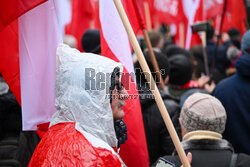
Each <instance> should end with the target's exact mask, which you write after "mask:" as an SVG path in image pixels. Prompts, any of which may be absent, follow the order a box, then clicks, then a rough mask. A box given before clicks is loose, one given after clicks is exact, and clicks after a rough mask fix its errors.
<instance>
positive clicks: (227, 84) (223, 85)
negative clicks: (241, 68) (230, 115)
mask: <svg viewBox="0 0 250 167" xmlns="http://www.w3.org/2000/svg"><path fill="white" fill-rule="evenodd" d="M235 75H236V74H234V75H233V76H231V77H228V78H225V79H223V80H222V81H220V82H219V83H218V85H216V87H215V89H214V91H213V93H212V94H213V95H216V94H218V93H221V92H224V91H226V92H227V89H229V88H232V86H233V84H234V82H235Z"/></svg>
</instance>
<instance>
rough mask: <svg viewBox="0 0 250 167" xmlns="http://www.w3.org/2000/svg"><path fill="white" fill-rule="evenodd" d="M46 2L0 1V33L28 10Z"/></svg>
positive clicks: (24, 0) (41, 0)
mask: <svg viewBox="0 0 250 167" xmlns="http://www.w3.org/2000/svg"><path fill="white" fill-rule="evenodd" d="M45 1H47V0H32V1H30V0H1V1H0V31H1V30H3V29H4V28H5V27H6V26H7V25H8V24H10V23H11V22H12V21H14V20H15V19H16V18H17V17H19V16H21V15H22V14H24V13H25V12H27V11H29V10H30V9H32V8H34V7H36V6H38V5H40V4H42V3H43V2H45Z"/></svg>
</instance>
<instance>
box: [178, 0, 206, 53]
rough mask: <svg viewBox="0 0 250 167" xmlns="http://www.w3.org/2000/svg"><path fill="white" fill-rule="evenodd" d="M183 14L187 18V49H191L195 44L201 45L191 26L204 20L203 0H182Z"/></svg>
mask: <svg viewBox="0 0 250 167" xmlns="http://www.w3.org/2000/svg"><path fill="white" fill-rule="evenodd" d="M182 6H183V12H184V14H185V16H186V21H185V25H186V30H185V31H186V33H185V34H186V42H185V48H186V49H189V48H190V47H192V46H193V45H195V44H201V39H200V37H199V35H198V34H192V30H191V25H192V24H194V23H196V22H199V21H200V22H201V21H203V20H204V17H203V0H182Z"/></svg>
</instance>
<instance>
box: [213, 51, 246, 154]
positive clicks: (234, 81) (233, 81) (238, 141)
mask: <svg viewBox="0 0 250 167" xmlns="http://www.w3.org/2000/svg"><path fill="white" fill-rule="evenodd" d="M235 67H236V69H237V72H236V74H234V75H233V76H231V77H229V78H227V79H225V80H223V81H221V82H220V83H219V84H218V85H217V86H216V88H215V90H214V92H213V95H214V96H215V97H216V98H218V99H219V100H220V101H221V103H222V104H223V106H224V107H225V109H226V112H227V123H226V129H225V132H224V138H225V139H227V140H228V141H229V142H230V143H232V145H233V147H234V149H235V151H236V152H243V153H247V154H250V142H249V141H250V100H249V99H250V54H243V55H242V56H241V57H239V58H238V60H237V61H236V63H235Z"/></svg>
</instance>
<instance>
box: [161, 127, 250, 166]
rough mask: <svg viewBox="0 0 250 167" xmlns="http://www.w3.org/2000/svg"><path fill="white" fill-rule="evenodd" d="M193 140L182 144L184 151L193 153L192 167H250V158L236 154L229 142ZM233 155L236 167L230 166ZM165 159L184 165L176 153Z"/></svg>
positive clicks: (201, 138)
mask: <svg viewBox="0 0 250 167" xmlns="http://www.w3.org/2000/svg"><path fill="white" fill-rule="evenodd" d="M198 133H199V132H198ZM203 135H204V134H203ZM184 138H185V136H184ZM192 138H193V139H188V140H184V141H182V142H181V144H182V147H183V149H184V151H185V152H186V153H188V152H191V153H192V162H191V166H192V167H201V166H202V167H249V164H250V156H249V155H246V154H234V149H233V147H232V145H231V144H230V143H229V142H228V141H227V140H224V139H206V138H203V137H197V138H195V136H192ZM199 138H200V139H199ZM232 155H234V156H233V157H236V158H235V162H234V164H235V166H230V163H233V162H231V161H232ZM163 158H164V159H166V160H168V161H170V162H172V163H174V164H175V166H176V167H180V166H181V165H182V164H181V161H180V158H179V157H178V155H177V153H176V151H175V152H174V156H164V157H163Z"/></svg>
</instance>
